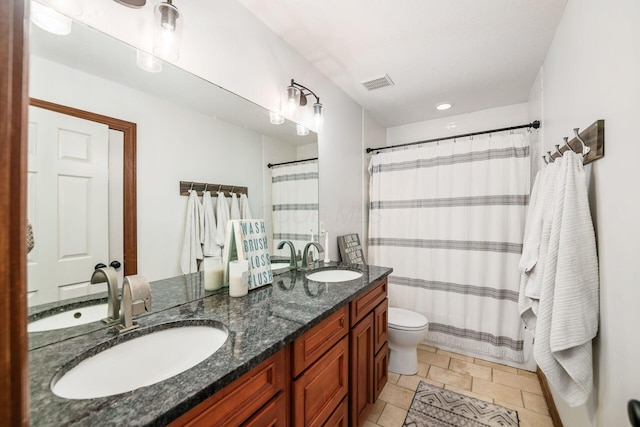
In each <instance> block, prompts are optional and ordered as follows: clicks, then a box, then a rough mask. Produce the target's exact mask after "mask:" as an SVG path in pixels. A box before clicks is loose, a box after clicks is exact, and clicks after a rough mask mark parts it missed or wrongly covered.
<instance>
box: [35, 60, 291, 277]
mask: <svg viewBox="0 0 640 427" xmlns="http://www.w3.org/2000/svg"><path fill="white" fill-rule="evenodd" d="M30 60H31V67H30V71H31V75H30V81H29V86H30V87H29V92H30V93H29V94H30V96H32V97H35V98H40V99H44V100H47V101H51V102H55V103H58V104H63V105H68V106H71V107H75V108H80V109H83V110H87V111H91V112H94V113H98V114H103V115H107V116H111V117H116V118H119V119H122V120H127V121H131V122H135V123H137V131H138V135H137V173H138V176H137V185H138V187H137V194H138V200H137V214H138V273H139V274H142V275H143V276H145V277H146V278H147V279H148V280H157V279H162V278H167V277H172V276H176V275H178V274H181V272H180V267H179V266H180V253H181V250H182V242H183V237H184V224H185V215H186V206H187V197H185V196H180V194H179V181H181V180H182V181H191V180H193V181H199V182H211V183H219V184H230V185H239V186H247V187H249V201H250V204H251V209H252V211H253V212H261V211H262V201H263V187H262V179H263V176H262V171H263V167H264V166H263V160H262V155H263V154H262V136H261V135H258V134H256V133H254V132H251V131H248V130H246V129H244V128H240V127H238V126H235V125H231V124H229V123H226V122H222V121H219V120H215V119H213V118H211V117H209V116H206V115H204V114H201V113H198V112H195V111H192V110H189V109H186V108H183V107H180V106H177V105H175V104H171V103H169V102H167V101H164V100H162V99H159V98H155V97H152V96H149V95H147V94H145V93H142V92H139V91H136V90H133V89H130V88H128V87H125V86H121V85H118V84H115V83H112V82H110V81H108V80H104V79H100V78H97V77H95V76H92V75H90V74H86V73H83V72H79V71H77V70H73V69H71V68H67V67H64V66H61V65H59V64H56V63H53V62H50V61H47V60H43V59H41V58H37V57H31V59H30ZM51 82H55V84H52V83H51ZM229 141H233V144H229V143H228V142H229ZM293 153H294V156H295V149H294V150H293ZM233 159H235V161H234V160H233Z"/></svg>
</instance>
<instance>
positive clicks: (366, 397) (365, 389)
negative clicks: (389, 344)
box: [349, 313, 374, 426]
mask: <svg viewBox="0 0 640 427" xmlns="http://www.w3.org/2000/svg"><path fill="white" fill-rule="evenodd" d="M350 336H351V353H350V357H351V378H350V380H351V384H350V395H349V397H350V399H351V425H352V426H360V425H362V424H363V423H364V422H365V420H366V419H367V415H368V414H369V411H371V407H372V406H373V341H374V339H373V313H369V314H368V315H367V316H366V317H364V318H363V319H362V320H361V321H360V322H359V323H358V324H357V325H355V326H354V327H353V328H352V329H351V332H350Z"/></svg>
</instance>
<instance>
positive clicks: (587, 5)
mask: <svg viewBox="0 0 640 427" xmlns="http://www.w3.org/2000/svg"><path fill="white" fill-rule="evenodd" d="M638 22H640V2H638V1H637V0H616V1H606V0H569V2H568V3H567V6H566V9H565V12H564V16H563V17H562V20H561V22H560V25H559V27H558V30H557V32H556V35H555V37H554V40H553V43H552V44H551V47H550V49H549V52H548V54H547V57H546V59H545V62H544V65H543V70H544V85H543V112H544V117H543V127H544V129H545V130H544V142H543V145H544V147H545V148H544V150H545V151H547V150H552V149H553V145H554V144H557V143H559V142H562V137H563V136H570V135H572V133H573V132H572V129H573V128H574V127H580V128H585V127H587V126H589V125H590V124H591V123H593V122H594V121H595V120H598V119H604V120H605V141H606V147H605V157H604V158H602V159H600V160H597V161H596V162H594V163H593V168H592V170H591V179H592V182H591V188H590V202H591V208H592V216H593V219H594V223H595V227H596V233H597V239H598V256H599V262H600V333H599V336H598V338H597V339H596V341H595V345H594V358H595V360H594V364H595V367H594V380H595V392H594V394H593V395H592V398H591V399H590V400H589V401H588V403H587V404H586V405H584V406H582V407H578V408H569V407H568V406H567V405H566V404H564V402H563V401H562V399H561V398H560V397H559V396H558V395H557V394H555V398H554V400H555V402H556V405H557V406H558V409H559V412H560V415H561V418H562V421H563V424H564V425H565V426H566V427H585V426H601V427H609V426H621V427H622V426H627V425H629V421H628V419H627V415H626V404H627V401H628V400H629V399H638V398H640V369H639V368H638V361H640V334H639V333H638V332H637V327H638V325H640V310H639V309H638V301H640V286H638V283H639V279H638V278H639V277H640V262H638V258H639V256H640V221H638V218H639V216H640V215H639V211H640V191H638V188H637V186H638V183H640V179H639V178H638V172H637V171H638V160H637V159H638V156H637V155H636V153H637V149H638V138H637V125H638V123H639V120H638V118H639V117H640V102H639V101H638V99H639V95H640V25H638Z"/></svg>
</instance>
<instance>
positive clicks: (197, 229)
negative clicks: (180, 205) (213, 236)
mask: <svg viewBox="0 0 640 427" xmlns="http://www.w3.org/2000/svg"><path fill="white" fill-rule="evenodd" d="M203 229H204V215H203V211H202V205H201V204H200V200H198V193H197V192H196V191H195V190H189V200H188V201H187V217H186V222H185V228H184V241H183V243H182V256H181V257H180V268H181V270H182V272H183V273H184V274H189V273H196V272H197V271H198V261H197V260H199V259H203V254H202V246H201V243H202V238H203V237H204V235H203V234H202V233H203Z"/></svg>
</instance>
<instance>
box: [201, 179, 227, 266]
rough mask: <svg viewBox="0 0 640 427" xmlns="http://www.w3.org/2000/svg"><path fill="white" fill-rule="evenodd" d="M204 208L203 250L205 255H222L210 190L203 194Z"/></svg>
mask: <svg viewBox="0 0 640 427" xmlns="http://www.w3.org/2000/svg"><path fill="white" fill-rule="evenodd" d="M202 209H203V210H204V242H203V245H204V246H203V248H202V252H203V254H204V256H222V251H221V250H220V246H218V245H217V244H216V236H217V234H218V230H217V227H216V216H215V213H214V211H213V200H212V199H211V192H210V191H205V192H204V193H203V194H202Z"/></svg>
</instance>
